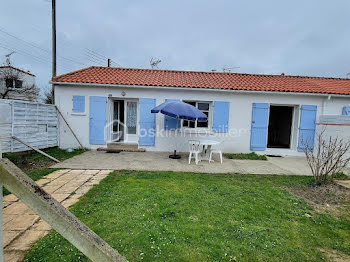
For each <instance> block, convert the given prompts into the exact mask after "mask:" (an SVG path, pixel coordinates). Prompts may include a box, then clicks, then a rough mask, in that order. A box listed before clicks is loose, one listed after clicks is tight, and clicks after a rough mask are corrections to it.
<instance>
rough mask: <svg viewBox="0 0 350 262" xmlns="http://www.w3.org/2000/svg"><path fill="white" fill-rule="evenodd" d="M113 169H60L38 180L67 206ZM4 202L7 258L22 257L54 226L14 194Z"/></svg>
mask: <svg viewBox="0 0 350 262" xmlns="http://www.w3.org/2000/svg"><path fill="white" fill-rule="evenodd" d="M110 172H112V170H70V169H64V170H57V171H55V172H53V173H51V174H49V175H47V176H45V177H44V178H42V179H40V180H38V181H37V184H39V185H41V186H42V187H43V188H44V189H45V190H46V191H47V192H48V193H50V194H51V195H52V196H53V197H54V198H55V199H56V200H57V201H59V202H61V203H62V205H63V206H64V207H66V208H68V207H70V206H71V205H73V204H75V203H76V202H78V201H79V198H80V197H81V196H83V195H84V194H85V193H87V192H88V191H89V190H90V188H91V187H93V186H94V185H97V184H99V182H100V181H101V180H102V179H103V178H105V177H106V176H107V175H108V174H109V173H110ZM3 204H4V210H3V229H4V240H3V241H4V255H5V262H17V261H22V260H23V258H24V256H25V254H26V253H27V252H28V251H29V250H30V249H31V248H32V246H33V244H34V243H35V242H36V241H38V240H39V239H40V238H42V237H43V236H45V235H46V234H48V233H49V231H50V230H51V228H50V226H49V225H48V224H47V223H46V222H45V221H43V220H41V219H40V217H39V216H38V215H36V214H35V213H34V212H33V211H31V210H30V209H29V208H28V207H27V206H26V205H24V204H23V203H21V202H20V201H19V200H18V199H17V197H16V196H14V195H12V194H11V195H7V196H5V197H4V200H3Z"/></svg>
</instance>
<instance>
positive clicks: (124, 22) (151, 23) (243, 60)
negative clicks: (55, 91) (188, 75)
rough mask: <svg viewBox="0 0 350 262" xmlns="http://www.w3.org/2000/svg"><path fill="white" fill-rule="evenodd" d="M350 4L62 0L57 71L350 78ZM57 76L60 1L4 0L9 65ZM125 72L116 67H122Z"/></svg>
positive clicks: (3, 38)
mask: <svg viewBox="0 0 350 262" xmlns="http://www.w3.org/2000/svg"><path fill="white" fill-rule="evenodd" d="M349 13H350V1H349V0H334V1H330V0H294V1H280V0H279V1H278V0H276V1H268V0H254V1H253V0H239V1H234V0H231V1H229V0H227V1H224V0H216V1H213V0H211V1H207V0H201V1H199V0H197V1H196V0H176V1H175V0H172V1H170V0H147V1H146V0H144V1H136V0H130V1H125V0H124V1H122V0H118V1H117V0H109V1H108V0H98V1H97V0H57V52H58V74H62V73H66V72H69V71H73V70H76V69H80V68H82V67H86V66H89V65H106V63H107V61H106V59H105V58H104V57H110V58H111V59H112V60H113V61H114V62H115V63H117V64H120V65H121V66H122V67H136V68H150V65H149V60H150V58H151V57H155V58H159V59H161V60H162V62H161V63H160V64H159V68H160V69H176V70H200V71H210V70H212V69H216V70H218V71H222V68H223V67H240V68H238V69H234V70H233V71H234V72H242V73H262V74H280V73H282V72H285V73H286V74H291V75H311V76H329V77H346V74H347V73H348V72H350V33H349V32H350V19H349ZM10 50H14V51H16V53H15V54H14V55H13V56H12V57H11V62H12V64H13V65H14V66H16V67H19V68H22V69H24V70H30V71H31V72H32V73H34V74H35V75H36V76H37V79H36V81H37V84H38V86H39V87H41V88H43V87H44V86H47V85H48V81H49V79H50V76H51V62H50V61H51V55H50V52H51V2H49V1H48V0H2V1H1V9H0V63H1V64H2V63H4V62H5V55H6V54H7V53H8V52H9V51H10ZM114 65H116V64H114Z"/></svg>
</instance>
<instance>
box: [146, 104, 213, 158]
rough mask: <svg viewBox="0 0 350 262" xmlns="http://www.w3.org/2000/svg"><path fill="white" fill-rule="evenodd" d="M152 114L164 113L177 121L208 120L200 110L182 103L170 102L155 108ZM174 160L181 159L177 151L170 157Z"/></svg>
mask: <svg viewBox="0 0 350 262" xmlns="http://www.w3.org/2000/svg"><path fill="white" fill-rule="evenodd" d="M151 113H162V114H164V115H167V116H170V117H172V118H176V119H184V120H190V121H196V120H204V121H205V120H207V119H208V118H207V116H206V115H205V114H204V113H203V112H201V111H200V110H199V109H198V108H196V107H194V106H192V105H190V104H187V103H184V102H181V101H169V102H165V103H163V104H160V105H159V106H157V107H155V108H153V109H152V110H151ZM169 157H170V158H173V159H179V158H181V156H179V155H177V154H176V150H174V154H173V155H170V156H169Z"/></svg>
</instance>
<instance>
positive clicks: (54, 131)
mask: <svg viewBox="0 0 350 262" xmlns="http://www.w3.org/2000/svg"><path fill="white" fill-rule="evenodd" d="M12 136H16V137H18V138H20V139H21V140H23V141H25V142H27V143H28V144H30V145H31V146H34V147H37V148H48V147H54V146H58V115H57V111H56V108H55V106H54V105H46V104H40V103H32V102H27V101H19V100H7V99H0V143H1V149H2V152H4V153H5V152H21V151H27V150H30V148H28V147H27V146H25V145H23V144H21V143H19V142H18V141H15V140H14V139H12Z"/></svg>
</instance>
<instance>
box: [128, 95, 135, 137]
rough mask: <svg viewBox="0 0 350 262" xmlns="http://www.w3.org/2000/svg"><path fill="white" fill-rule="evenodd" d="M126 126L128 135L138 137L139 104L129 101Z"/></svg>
mask: <svg viewBox="0 0 350 262" xmlns="http://www.w3.org/2000/svg"><path fill="white" fill-rule="evenodd" d="M126 126H127V134H128V135H136V126H137V102H132V101H127V104H126Z"/></svg>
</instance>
